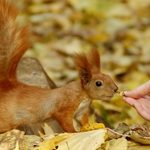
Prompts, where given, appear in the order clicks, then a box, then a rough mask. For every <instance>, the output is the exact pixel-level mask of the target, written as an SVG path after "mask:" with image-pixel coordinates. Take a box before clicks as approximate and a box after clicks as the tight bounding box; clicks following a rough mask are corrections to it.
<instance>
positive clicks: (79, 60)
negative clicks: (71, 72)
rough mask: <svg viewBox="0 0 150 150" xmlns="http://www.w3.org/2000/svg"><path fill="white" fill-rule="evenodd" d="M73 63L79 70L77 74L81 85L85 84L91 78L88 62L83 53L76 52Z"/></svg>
mask: <svg viewBox="0 0 150 150" xmlns="http://www.w3.org/2000/svg"><path fill="white" fill-rule="evenodd" d="M75 64H76V67H77V69H78V71H79V76H80V80H81V83H82V85H83V86H84V85H86V84H87V83H88V82H89V81H90V80H91V78H92V74H91V69H90V64H89V62H88V60H87V58H86V56H85V55H84V54H80V55H79V54H77V55H76V56H75Z"/></svg>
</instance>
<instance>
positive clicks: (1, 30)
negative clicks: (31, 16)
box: [0, 0, 28, 81]
mask: <svg viewBox="0 0 150 150" xmlns="http://www.w3.org/2000/svg"><path fill="white" fill-rule="evenodd" d="M17 15H18V11H17V9H16V7H15V6H14V5H13V4H12V3H11V2H10V1H9V0H0V81H1V80H4V79H10V80H14V79H16V68H17V65H18V62H19V60H20V58H21V57H22V55H23V54H24V52H25V51H26V49H27V47H28V36H27V28H26V27H24V28H22V29H20V28H19V27H18V25H17V23H16V17H17Z"/></svg>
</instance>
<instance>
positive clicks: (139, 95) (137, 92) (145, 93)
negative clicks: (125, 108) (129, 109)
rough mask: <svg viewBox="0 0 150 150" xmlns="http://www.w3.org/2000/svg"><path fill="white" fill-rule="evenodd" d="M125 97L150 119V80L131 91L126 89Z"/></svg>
mask: <svg viewBox="0 0 150 150" xmlns="http://www.w3.org/2000/svg"><path fill="white" fill-rule="evenodd" d="M123 99H124V101H126V102H127V103H128V104H130V105H131V106H133V107H135V109H136V110H137V112H138V113H139V114H140V115H141V116H142V117H143V118H145V119H146V120H148V121H150V80H149V81H147V82H146V83H144V84H142V85H141V86H139V87H137V88H135V89H133V90H131V91H125V92H124V96H123Z"/></svg>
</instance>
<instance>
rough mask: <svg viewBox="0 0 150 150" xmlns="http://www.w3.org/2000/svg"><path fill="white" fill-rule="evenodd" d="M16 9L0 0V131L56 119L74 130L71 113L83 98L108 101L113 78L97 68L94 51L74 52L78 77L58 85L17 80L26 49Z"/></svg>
mask: <svg viewBox="0 0 150 150" xmlns="http://www.w3.org/2000/svg"><path fill="white" fill-rule="evenodd" d="M17 15H18V12H17V9H16V7H15V6H14V5H12V3H10V2H8V0H0V132H5V131H8V130H11V129H13V128H17V127H19V126H21V125H30V124H32V123H38V122H41V121H44V120H46V119H49V118H54V119H56V120H57V121H58V122H59V123H60V125H61V126H62V128H63V129H64V130H65V131H68V132H74V131H75V129H74V126H73V121H72V120H73V116H74V112H75V110H76V109H77V107H78V106H79V104H80V103H81V102H82V101H83V100H84V99H87V100H89V101H91V100H92V99H99V100H108V99H110V98H111V97H112V96H113V94H114V93H115V92H116V91H117V86H116V85H115V83H114V82H113V80H112V79H111V78H110V77H109V76H108V75H105V74H103V73H102V72H101V71H100V57H99V53H98V51H97V50H94V49H93V50H91V51H90V53H89V54H88V56H87V55H85V54H78V55H75V57H74V59H75V64H76V67H77V70H78V72H79V79H77V80H76V81H72V82H70V83H68V84H66V85H64V86H62V87H59V88H55V89H45V88H40V87H35V86H30V85H26V84H23V83H21V82H19V81H18V80H17V77H16V69H17V65H18V63H19V61H20V59H21V57H22V55H23V54H24V52H25V51H26V50H27V48H28V38H29V37H28V31H27V28H26V27H24V28H19V27H18V25H17V22H16V17H17Z"/></svg>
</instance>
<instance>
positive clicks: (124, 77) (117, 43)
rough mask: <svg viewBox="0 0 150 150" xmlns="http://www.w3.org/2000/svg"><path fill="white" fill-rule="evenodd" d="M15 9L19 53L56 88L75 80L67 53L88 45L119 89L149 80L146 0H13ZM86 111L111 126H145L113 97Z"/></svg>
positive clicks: (149, 28)
mask: <svg viewBox="0 0 150 150" xmlns="http://www.w3.org/2000/svg"><path fill="white" fill-rule="evenodd" d="M14 2H15V3H16V1H15V0H14ZM16 5H17V6H18V7H19V9H20V12H21V14H20V16H19V18H18V20H19V22H20V24H21V25H26V24H28V25H29V29H30V37H29V38H30V41H31V47H30V48H29V50H28V51H27V53H26V54H25V55H26V56H32V57H36V58H37V59H38V60H39V61H40V62H41V64H42V66H43V67H44V69H45V70H46V72H47V73H48V75H49V76H50V78H51V79H52V80H53V81H54V82H55V83H56V85H57V86H62V85H64V84H66V83H67V82H69V81H72V80H74V79H76V78H78V73H77V71H76V69H75V65H74V62H73V55H74V54H75V53H76V52H82V51H84V52H85V53H86V52H88V51H89V50H90V49H92V48H93V47H95V48H97V49H98V50H99V52H100V55H101V66H102V71H103V72H104V73H108V74H110V75H111V76H112V77H113V79H114V81H115V82H116V83H117V85H118V86H119V89H120V91H123V90H129V89H133V88H135V87H137V86H138V85H140V84H142V83H144V82H146V81H147V80H149V79H150V0H18V1H17V3H16ZM92 107H93V108H95V109H94V110H95V111H94V113H95V114H96V116H99V117H98V118H97V119H99V120H102V121H103V122H104V123H105V124H107V125H108V126H111V127H115V126H116V125H117V124H118V123H119V122H125V123H127V124H129V125H132V124H137V123H147V122H146V121H145V120H143V119H142V118H141V117H140V116H139V115H138V114H137V113H136V111H135V110H134V109H133V108H131V107H129V106H128V105H127V104H125V103H124V102H123V101H122V97H121V96H119V95H116V96H115V97H114V98H113V99H112V101H111V102H110V103H105V102H102V101H101V102H100V101H94V102H93V104H92ZM91 119H92V117H91Z"/></svg>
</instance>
